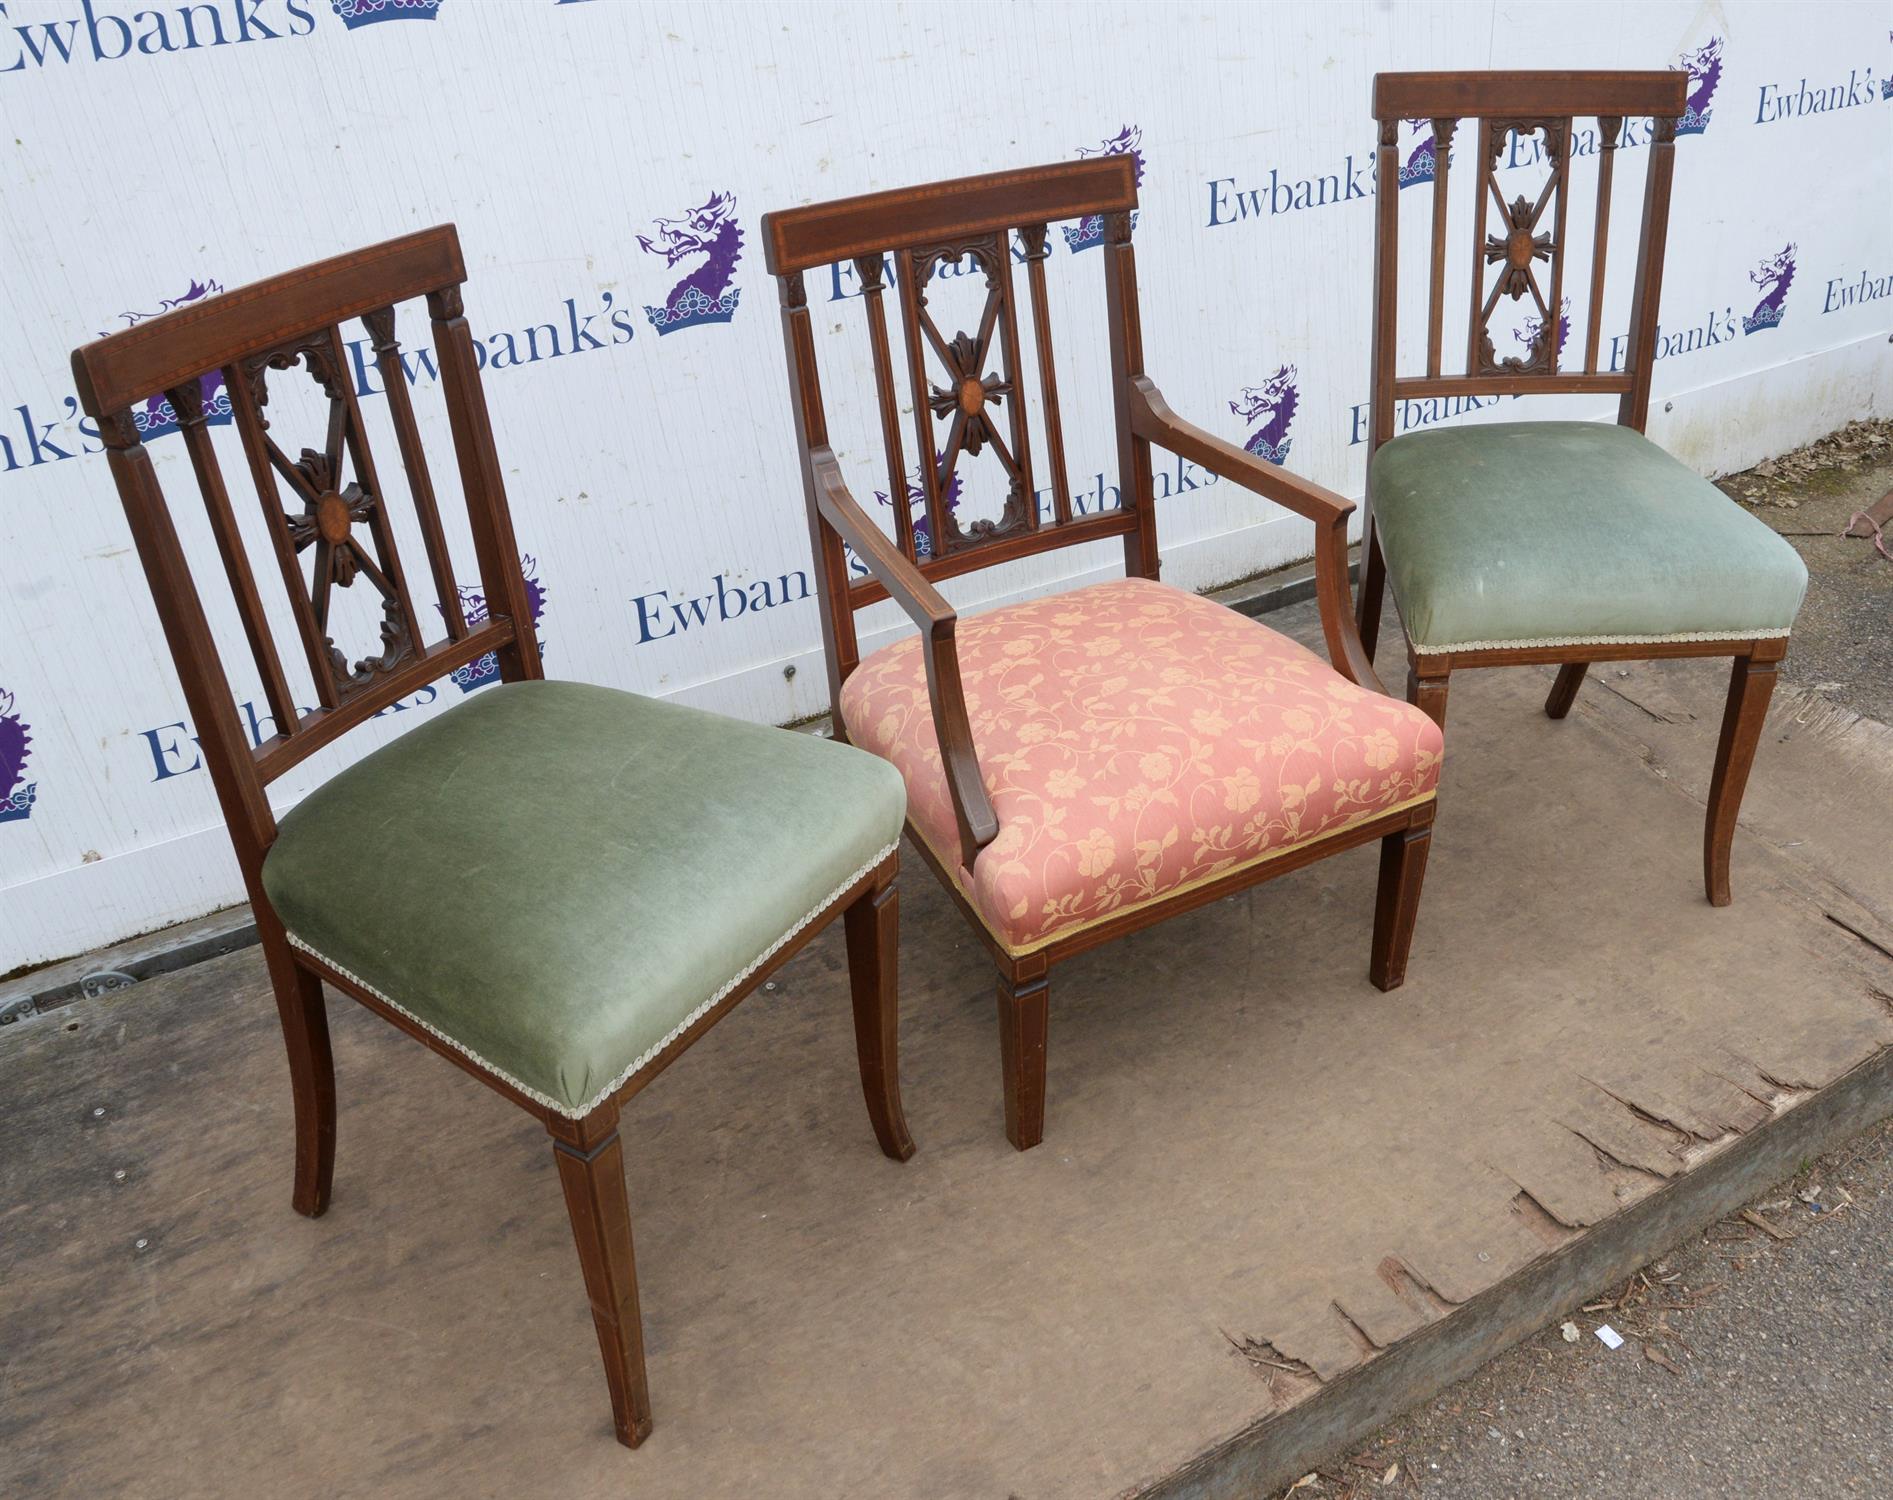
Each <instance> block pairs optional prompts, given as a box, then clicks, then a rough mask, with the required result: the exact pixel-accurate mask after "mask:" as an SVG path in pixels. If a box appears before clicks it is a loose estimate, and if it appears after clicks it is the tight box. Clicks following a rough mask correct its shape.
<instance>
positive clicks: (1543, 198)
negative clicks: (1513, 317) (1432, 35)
mask: <svg viewBox="0 0 1893 1500" xmlns="http://www.w3.org/2000/svg"><path fill="white" fill-rule="evenodd" d="M1437 123H1439V122H1436V128H1437ZM1569 128H1570V122H1569V121H1568V120H1563V119H1522V118H1521V119H1495V120H1492V121H1490V122H1489V124H1488V126H1487V133H1486V136H1485V144H1486V152H1487V155H1486V160H1485V161H1484V162H1483V163H1481V174H1480V175H1481V179H1482V180H1481V182H1480V185H1479V191H1480V192H1481V193H1489V194H1490V195H1491V198H1492V202H1493V204H1494V205H1495V206H1496V208H1497V210H1498V214H1499V221H1500V225H1501V232H1500V233H1498V234H1488V235H1486V237H1485V243H1484V245H1482V246H1480V247H1479V253H1480V255H1481V256H1482V257H1483V259H1484V262H1485V264H1486V265H1488V266H1493V265H1496V266H1498V267H1499V274H1498V276H1497V278H1496V279H1495V280H1494V282H1493V283H1492V286H1491V290H1490V291H1489V293H1488V294H1487V296H1486V299H1485V305H1484V307H1483V308H1482V309H1481V311H1480V314H1479V350H1478V360H1477V367H1476V369H1475V370H1474V371H1473V373H1474V374H1478V375H1527V374H1533V375H1535V374H1545V375H1548V374H1551V373H1553V371H1554V370H1555V369H1556V362H1557V350H1558V319H1557V317H1556V316H1555V315H1554V314H1553V313H1552V311H1551V310H1550V307H1549V305H1548V303H1547V301H1546V298H1545V292H1544V289H1543V288H1542V287H1540V286H1539V284H1538V278H1537V276H1536V274H1535V273H1534V271H1533V266H1534V264H1536V263H1540V262H1542V263H1545V264H1546V265H1549V264H1550V263H1551V262H1552V261H1553V260H1554V258H1555V257H1557V256H1559V255H1562V254H1563V253H1564V247H1563V246H1562V245H1560V244H1558V243H1557V242H1556V240H1555V238H1554V236H1553V234H1552V231H1551V228H1550V227H1549V222H1548V221H1547V217H1546V216H1547V213H1548V212H1549V211H1550V209H1551V207H1552V204H1553V203H1554V202H1555V201H1556V199H1557V196H1558V194H1559V193H1561V192H1562V191H1563V187H1562V183H1563V180H1564V159H1565V153H1566V151H1567V150H1568V148H1569V144H1570V142H1569ZM1540 132H1542V133H1543V135H1544V147H1543V151H1542V153H1541V154H1542V157H1543V161H1544V164H1545V168H1546V175H1545V184H1544V187H1543V188H1542V190H1541V191H1540V192H1539V194H1538V196H1537V198H1536V199H1532V198H1527V197H1525V196H1524V195H1523V194H1520V195H1519V196H1518V197H1516V198H1514V199H1513V200H1512V201H1511V202H1510V203H1507V202H1506V201H1505V198H1504V196H1503V194H1502V193H1501V192H1500V191H1499V179H1498V169H1499V162H1500V160H1501V159H1502V158H1503V157H1504V156H1505V153H1506V149H1507V145H1508V143H1509V142H1510V141H1511V139H1512V138H1513V137H1514V136H1516V137H1517V138H1519V139H1520V140H1525V139H1528V138H1529V137H1531V136H1533V135H1537V134H1539V133H1540ZM1541 225H1544V226H1545V227H1542V228H1541V227H1540V226H1541ZM1527 295H1529V296H1530V297H1531V298H1532V300H1533V301H1534V302H1535V303H1536V304H1537V306H1538V327H1537V331H1536V332H1535V333H1534V334H1533V335H1532V341H1531V346H1530V347H1529V348H1528V349H1527V350H1526V351H1525V352H1524V354H1522V355H1511V356H1508V357H1507V358H1505V359H1500V358H1499V357H1498V354H1497V351H1496V350H1495V349H1494V348H1493V344H1492V326H1491V325H1492V311H1493V308H1494V307H1496V306H1497V304H1498V300H1499V298H1500V297H1502V296H1503V297H1510V298H1511V299H1512V300H1513V301H1515V302H1516V301H1518V300H1519V299H1520V298H1522V297H1525V296H1527Z"/></svg>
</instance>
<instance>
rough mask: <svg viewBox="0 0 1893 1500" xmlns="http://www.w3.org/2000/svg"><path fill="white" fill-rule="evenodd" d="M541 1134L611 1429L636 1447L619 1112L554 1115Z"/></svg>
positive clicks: (647, 1406) (639, 1373) (634, 1309)
mask: <svg viewBox="0 0 1893 1500" xmlns="http://www.w3.org/2000/svg"><path fill="white" fill-rule="evenodd" d="M547 1129H548V1130H549V1131H550V1132H551V1134H552V1155H553V1159H554V1160H555V1161H557V1163H558V1165H559V1184H560V1186H562V1187H563V1188H564V1189H565V1207H566V1211H567V1212H568V1213H569V1214H570V1215H571V1217H572V1238H573V1239H574V1240H576V1241H577V1242H578V1263H579V1268H580V1269H581V1270H582V1271H583V1272H584V1275H585V1295H586V1296H587V1297H588V1298H589V1299H590V1300H591V1304H592V1323H593V1325H594V1326H595V1327H596V1328H597V1330H598V1351H599V1353H600V1354H602V1355H603V1356H604V1360H605V1383H606V1384H607V1385H608V1386H609V1387H610V1388H611V1420H612V1426H613V1427H614V1428H615V1429H616V1430H617V1434H618V1441H619V1442H621V1443H623V1444H624V1445H625V1447H627V1448H635V1447H637V1445H638V1444H639V1443H641V1442H643V1441H644V1440H645V1438H647V1437H649V1436H650V1433H651V1392H650V1388H649V1386H648V1385H647V1384H646V1382H645V1378H644V1326H643V1323H642V1321H641V1320H640V1318H639V1315H638V1278H637V1267H636V1265H635V1264H634V1262H633V1260H632V1256H631V1205H630V1203H629V1201H628V1200H627V1199H626V1197H625V1190H624V1147H623V1146H622V1145H621V1144H620V1143H619V1141H618V1107H617V1105H615V1104H605V1105H601V1106H600V1107H599V1108H597V1109H595V1110H593V1111H592V1112H591V1114H589V1115H587V1116H586V1117H585V1118H584V1119H582V1120H565V1119H558V1118H554V1119H552V1120H550V1121H548V1122H547Z"/></svg>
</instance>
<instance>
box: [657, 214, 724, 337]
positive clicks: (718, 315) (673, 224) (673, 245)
mask: <svg viewBox="0 0 1893 1500" xmlns="http://www.w3.org/2000/svg"><path fill="white" fill-rule="evenodd" d="M653 223H654V225H655V226H656V234H655V236H653V237H652V238H648V239H647V238H646V237H645V236H644V235H639V236H638V244H640V245H641V246H643V247H644V253H645V254H646V255H661V256H663V257H664V264H665V265H666V266H670V267H673V268H674V267H675V266H676V265H677V263H678V262H679V261H681V260H688V259H689V258H690V257H692V256H695V255H701V256H703V257H704V261H703V264H702V265H700V266H698V267H697V268H696V269H695V270H694V271H692V272H691V273H690V274H689V275H687V276H686V277H684V279H683V280H682V281H680V282H678V283H677V285H675V286H674V287H672V288H671V289H670V292H669V293H668V295H666V296H665V298H664V305H663V306H662V307H652V306H651V305H650V304H649V303H646V304H645V307H644V316H645V317H647V318H649V319H650V320H651V327H653V328H655V329H656V330H657V332H658V336H659V337H660V338H661V337H662V336H663V335H665V334H667V333H675V332H676V331H677V330H678V329H680V328H693V327H695V326H696V325H697V324H699V323H727V322H729V320H730V319H731V318H732V317H734V316H735V314H736V300H737V298H738V296H739V295H740V294H741V292H742V288H740V287H736V286H732V285H731V284H730V283H731V282H732V281H733V280H734V279H735V276H736V262H737V261H738V260H740V259H741V258H742V254H743V231H742V227H741V226H740V225H739V224H738V223H737V222H736V195H735V194H734V193H712V194H710V197H709V200H708V201H707V202H706V203H705V204H704V205H703V206H702V207H701V208H693V209H692V210H691V211H690V212H689V213H688V214H686V215H685V216H684V217H683V218H681V219H656V220H654V221H653Z"/></svg>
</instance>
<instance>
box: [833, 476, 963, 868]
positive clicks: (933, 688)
mask: <svg viewBox="0 0 1893 1500" xmlns="http://www.w3.org/2000/svg"><path fill="white" fill-rule="evenodd" d="M809 463H810V467H811V469H812V470H813V472H814V476H815V504H816V508H817V509H818V510H820V512H821V516H822V519H823V520H824V521H825V522H827V523H828V524H829V525H830V526H832V527H834V528H835V530H836V531H837V532H839V533H840V534H841V537H842V540H843V541H845V542H847V544H848V545H849V546H850V547H852V548H854V552H855V556H857V557H859V558H860V559H861V561H862V563H863V564H865V565H866V567H867V570H868V572H869V573H870V574H872V575H873V577H874V578H875V579H876V581H878V582H879V583H880V585H881V586H882V587H883V588H884V589H886V590H887V592H888V594H889V595H890V597H892V598H893V599H894V600H895V602H896V603H898V604H899V605H900V606H901V608H902V609H904V610H906V611H907V613H908V616H909V617H910V618H911V619H912V620H913V622H914V623H915V624H916V625H918V626H919V627H920V649H921V651H922V653H923V655H924V656H925V659H926V663H927V698H928V701H929V702H930V703H931V704H932V706H933V732H934V735H935V736H936V737H937V738H938V740H939V742H940V760H941V764H942V765H944V766H945V768H946V779H947V792H948V794H949V795H950V796H951V797H952V799H953V819H954V821H955V822H956V823H957V824H958V825H959V830H960V860H961V863H963V864H964V865H965V866H966V868H967V869H969V870H970V869H972V868H973V860H974V859H975V858H976V857H977V856H978V854H979V851H980V850H981V849H984V848H985V847H986V846H987V845H988V844H990V843H991V842H992V841H993V840H994V839H995V838H997V837H998V836H999V815H998V814H997V813H995V812H994V811H993V805H992V798H991V797H990V796H988V795H987V792H986V780H985V778H984V777H983V776H982V775H981V774H980V770H979V755H978V753H977V752H976V751H975V750H974V748H973V726H972V723H971V720H970V718H969V716H968V714H967V711H966V690H965V688H964V686H962V684H961V682H960V657H959V648H958V646H957V644H956V643H955V640H954V627H955V625H956V624H957V622H958V619H959V616H958V615H957V614H955V612H954V609H953V606H952V605H950V604H948V603H947V601H946V599H945V597H944V596H943V595H942V594H941V593H940V591H939V590H938V589H936V588H935V587H934V586H933V585H932V584H931V583H930V582H928V580H927V576H926V575H925V574H924V573H922V572H921V571H920V569H919V568H917V567H915V566H914V565H913V563H911V562H909V561H908V560H907V556H906V554H905V553H903V552H902V551H901V550H900V548H899V547H897V546H895V545H894V543H893V542H892V541H891V540H890V539H889V538H888V536H887V533H886V532H884V531H882V530H881V528H880V527H878V526H876V525H875V524H874V522H873V520H872V519H870V517H869V516H868V514H867V512H865V511H864V510H862V509H861V506H860V503H859V502H858V501H856V499H855V498H854V496H853V495H852V494H850V493H849V492H848V483H847V481H846V480H845V479H844V478H843V477H842V473H841V463H840V461H839V460H837V459H836V457H835V454H834V451H833V450H832V449H830V448H826V447H822V448H815V449H813V450H812V451H811V452H810V454H809ZM835 712H836V713H837V715H839V714H840V712H841V707H840V705H839V704H837V705H836V708H835Z"/></svg>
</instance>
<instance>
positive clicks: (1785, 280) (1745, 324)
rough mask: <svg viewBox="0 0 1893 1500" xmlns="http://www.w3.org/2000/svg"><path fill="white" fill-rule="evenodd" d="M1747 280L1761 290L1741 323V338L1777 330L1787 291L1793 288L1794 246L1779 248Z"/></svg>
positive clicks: (1783, 311) (1782, 315)
mask: <svg viewBox="0 0 1893 1500" xmlns="http://www.w3.org/2000/svg"><path fill="white" fill-rule="evenodd" d="M1748 279H1749V280H1750V281H1752V282H1754V283H1755V285H1756V286H1758V287H1760V288H1761V289H1762V300H1761V301H1759V302H1757V303H1756V304H1755V311H1754V312H1752V313H1750V314H1749V315H1748V316H1747V317H1746V318H1744V319H1742V332H1743V334H1744V335H1747V334H1751V333H1760V332H1761V331H1762V330H1763V329H1766V328H1775V327H1778V326H1779V325H1780V323H1781V320H1782V318H1783V317H1785V316H1786V311H1787V310H1786V308H1785V307H1784V306H1783V304H1784V303H1786V302H1787V300H1788V288H1789V287H1791V286H1793V285H1794V246H1793V245H1791V244H1790V245H1783V246H1782V247H1781V249H1780V250H1778V251H1777V252H1776V253H1775V254H1773V255H1771V256H1769V257H1768V259H1766V260H1764V261H1763V262H1762V263H1761V264H1760V265H1759V266H1757V267H1756V268H1755V269H1754V270H1752V271H1750V272H1749V273H1748Z"/></svg>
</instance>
